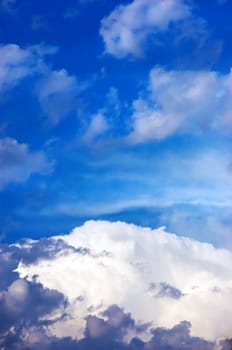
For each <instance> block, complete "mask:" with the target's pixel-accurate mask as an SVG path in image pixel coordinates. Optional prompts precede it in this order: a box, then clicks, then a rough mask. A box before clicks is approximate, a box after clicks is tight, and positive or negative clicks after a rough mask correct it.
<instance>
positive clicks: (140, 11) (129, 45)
mask: <svg viewBox="0 0 232 350" xmlns="http://www.w3.org/2000/svg"><path fill="white" fill-rule="evenodd" d="M190 15H191V8H190V6H189V5H187V4H186V3H185V2H184V1H182V0H166V1H162V0H158V1H149V0H134V1H132V2H131V3H129V4H127V5H119V6H118V7H116V8H115V10H114V11H113V12H112V13H111V14H110V15H109V16H107V17H105V18H104V19H103V20H102V23H101V30H100V33H101V35H102V37H103V40H104V43H105V50H106V52H107V53H110V54H112V55H114V56H116V57H118V58H123V57H125V56H127V55H134V56H141V55H142V53H143V45H144V43H145V41H146V39H147V38H148V36H150V35H151V34H155V33H156V32H158V31H161V32H165V31H167V30H168V29H169V26H170V25H171V24H172V23H175V22H179V21H181V20H183V19H185V18H188V17H189V16H190Z"/></svg>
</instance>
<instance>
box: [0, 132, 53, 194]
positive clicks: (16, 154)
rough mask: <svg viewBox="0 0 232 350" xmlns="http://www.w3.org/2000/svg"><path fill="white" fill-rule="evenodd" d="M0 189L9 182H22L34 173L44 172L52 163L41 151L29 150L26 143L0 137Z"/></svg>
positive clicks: (49, 168)
mask: <svg viewBox="0 0 232 350" xmlns="http://www.w3.org/2000/svg"><path fill="white" fill-rule="evenodd" d="M0 167H1V172H0V189H2V188H4V187H5V186H6V185H7V184H8V183H10V182H24V181H26V180H27V179H28V178H29V177H30V176H31V175H32V174H34V173H42V174H46V173H49V172H50V171H51V170H52V163H51V162H49V161H48V159H47V158H46V156H45V154H44V153H43V152H35V151H34V152H33V151H30V149H29V147H28V145H26V144H24V143H19V142H18V141H17V140H15V139H12V138H2V139H0Z"/></svg>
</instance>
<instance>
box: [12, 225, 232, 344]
mask: <svg viewBox="0 0 232 350" xmlns="http://www.w3.org/2000/svg"><path fill="white" fill-rule="evenodd" d="M60 239H62V240H64V242H65V243H67V244H68V245H69V246H71V247H73V248H75V249H69V250H63V249H61V250H60V251H59V249H58V250H57V253H56V254H55V255H54V256H53V257H49V258H46V255H45V256H44V257H41V258H40V259H39V257H37V258H38V259H37V260H36V262H34V263H33V262H31V263H30V262H29V263H27V264H25V263H22V262H21V263H20V264H19V266H18V269H17V271H18V272H19V273H20V276H21V277H26V278H27V279H32V278H33V276H34V275H36V276H37V279H38V281H39V282H41V283H42V284H43V285H44V286H45V287H47V288H50V289H55V290H57V291H59V292H62V293H63V294H64V295H65V296H66V297H67V298H68V300H69V303H70V304H69V307H68V309H67V312H68V313H70V316H71V318H69V319H66V320H61V321H59V322H57V324H56V325H53V327H52V329H51V331H52V332H54V333H55V334H57V335H59V336H65V335H71V336H73V337H81V335H82V334H83V331H84V328H85V322H84V321H83V320H84V318H85V317H86V315H87V314H92V315H96V316H100V315H101V312H103V311H104V310H105V309H106V308H107V307H108V306H110V305H112V304H115V303H116V304H117V305H119V306H121V307H123V308H124V309H125V311H126V312H130V313H131V316H132V317H133V318H134V319H135V320H136V321H138V320H140V321H142V322H150V321H151V322H152V325H151V326H150V327H157V326H165V327H168V328H170V327H172V326H174V325H175V324H177V323H179V322H180V321H183V320H187V321H190V322H191V324H192V334H193V335H197V336H203V337H205V338H208V339H216V338H217V337H224V336H225V337H226V336H229V335H230V332H231V328H230V325H231V322H232V306H231V305H232V303H231V300H232V253H231V252H230V251H227V250H219V249H216V248H214V247H213V246H212V245H210V244H206V243H204V244H203V243H200V242H198V241H194V240H191V239H189V238H184V237H178V236H176V235H173V234H169V233H166V232H165V231H164V229H162V228H160V229H157V230H151V229H149V228H141V227H137V226H134V225H132V224H131V225H129V224H126V223H122V222H115V223H110V222H106V221H97V222H94V221H89V222H87V223H85V224H84V225H83V226H81V227H77V228H75V229H74V230H73V232H72V233H71V234H70V235H66V236H57V237H53V240H55V241H56V240H60ZM55 241H54V242H55ZM33 244H36V242H34V243H33V242H30V245H31V246H33ZM56 246H57V245H56ZM61 248H62V245H61ZM152 286H157V288H158V289H157V290H156V289H155V290H154V287H152ZM163 286H166V287H167V286H168V293H167V290H166V292H165V293H161V294H162V295H160V293H159V292H160V291H161V290H163V289H162V288H163ZM166 287H165V288H166ZM166 289H167V288H166ZM157 291H158V294H159V297H157ZM172 291H174V292H175V293H176V291H178V298H176V297H173V296H172V295H173V293H171V292H172ZM222 319H223V320H224V322H221V320H222ZM206 320H207V321H206ZM145 333H146V332H145ZM145 335H146V334H144V336H145Z"/></svg>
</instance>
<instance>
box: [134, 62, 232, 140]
mask: <svg viewBox="0 0 232 350" xmlns="http://www.w3.org/2000/svg"><path fill="white" fill-rule="evenodd" d="M143 95H144V92H143ZM133 107H134V113H133V116H132V129H133V130H132V132H131V134H130V135H129V137H128V141H129V142H131V143H139V142H146V141H149V140H155V139H162V138H165V137H167V136H170V135H172V134H175V133H183V132H204V131H207V130H210V129H216V128H220V127H222V126H223V124H226V125H228V124H229V125H230V124H231V121H230V120H231V119H232V118H231V112H230V110H231V108H230V107H231V74H228V75H224V76H221V75H219V74H217V73H216V72H213V71H166V70H164V69H163V68H159V67H156V68H154V69H153V70H152V71H151V72H150V81H149V87H148V89H147V93H146V96H145V97H140V98H138V99H137V100H135V101H134V104H133Z"/></svg>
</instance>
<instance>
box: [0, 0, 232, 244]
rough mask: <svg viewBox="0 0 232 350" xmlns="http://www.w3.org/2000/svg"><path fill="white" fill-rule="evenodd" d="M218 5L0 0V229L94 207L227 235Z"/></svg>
mask: <svg viewBox="0 0 232 350" xmlns="http://www.w3.org/2000/svg"><path fill="white" fill-rule="evenodd" d="M231 11H232V8H231V3H230V1H217V0H213V1H204V2H202V1H180V0H179V1H174V0H173V1H169V0H168V1H164V2H163V4H162V2H159V1H157V2H156V1H154V3H153V2H147V1H137V2H134V3H131V2H129V1H120V2H119V1H109V0H107V1H106V0H95V1H94V0H92V1H91V0H89V1H84V0H83V1H81V0H79V1H78V0H73V1H71V0H70V1H68V2H67V1H61V0H60V1H56V4H55V6H54V3H53V2H52V1H35V0H27V1H26V0H22V1H17V0H11V1H10V0H2V1H1V7H0V23H1V24H0V42H1V46H0V104H1V119H0V123H1V124H0V159H1V174H0V205H1V213H0V222H1V226H0V230H1V236H2V238H3V239H4V240H5V241H8V242H11V241H14V240H15V239H19V238H20V237H25V236H30V237H34V238H39V237H41V236H44V235H46V236H49V235H52V234H57V233H62V232H67V231H68V230H70V229H71V228H72V227H74V226H75V225H77V224H80V223H83V222H84V221H86V220H87V219H90V218H91V219H92V218H100V219H102V218H104V219H109V220H123V221H127V222H133V223H136V224H141V225H144V226H146V225H148V226H151V227H158V226H163V225H164V226H167V228H168V229H169V230H171V231H173V232H175V233H177V234H180V235H185V236H190V237H194V238H196V239H198V240H200V241H207V242H212V243H214V244H216V245H218V246H230V245H231V237H230V230H231V209H232V208H231V197H232V191H231V182H232V180H231V169H232V167H231V164H232V159H231V154H230V149H231V141H232V140H231V125H232V115H231V107H232V106H231V102H230V101H231V94H232V76H231V75H230V68H231V61H230V59H231V45H230V38H231V34H232V33H231V31H232V29H231V25H230V14H231Z"/></svg>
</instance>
